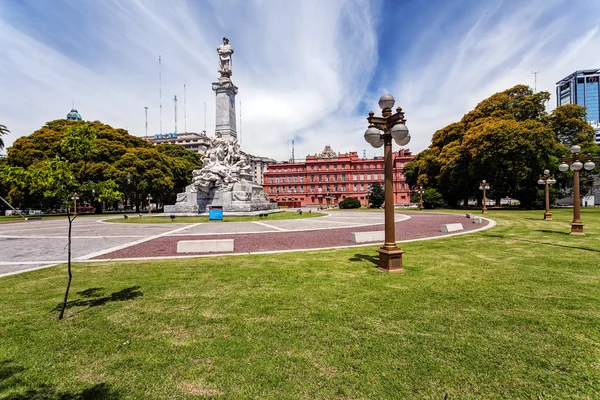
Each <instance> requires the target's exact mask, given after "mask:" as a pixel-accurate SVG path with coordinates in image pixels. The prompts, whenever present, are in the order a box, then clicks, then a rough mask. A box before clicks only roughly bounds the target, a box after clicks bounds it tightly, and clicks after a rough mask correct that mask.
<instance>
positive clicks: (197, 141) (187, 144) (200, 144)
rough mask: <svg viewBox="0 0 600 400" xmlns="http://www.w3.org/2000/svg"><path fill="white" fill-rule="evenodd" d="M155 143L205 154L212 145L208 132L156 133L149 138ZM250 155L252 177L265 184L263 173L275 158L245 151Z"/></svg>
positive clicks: (260, 183) (255, 180)
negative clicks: (173, 145) (174, 145)
mask: <svg viewBox="0 0 600 400" xmlns="http://www.w3.org/2000/svg"><path fill="white" fill-rule="evenodd" d="M147 140H148V141H150V142H151V143H153V144H154V145H157V144H164V143H170V144H177V145H179V146H182V147H183V148H185V149H186V150H190V151H193V152H195V153H198V154H204V153H205V152H206V149H208V147H209V146H210V142H209V140H208V137H207V136H206V132H204V131H202V132H200V133H196V132H185V133H163V134H160V133H158V134H156V135H154V136H152V137H150V138H148V139H147ZM244 154H246V155H247V156H248V159H249V161H250V167H251V168H252V179H253V180H254V182H256V183H258V184H259V185H262V184H263V181H264V179H263V174H264V173H265V171H266V170H267V167H268V165H269V164H271V163H274V162H275V160H273V159H271V158H267V157H259V156H253V155H251V154H248V153H244Z"/></svg>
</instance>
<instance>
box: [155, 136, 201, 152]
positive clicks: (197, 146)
mask: <svg viewBox="0 0 600 400" xmlns="http://www.w3.org/2000/svg"><path fill="white" fill-rule="evenodd" d="M148 140H149V141H150V142H152V143H153V144H155V145H157V144H177V145H179V146H181V147H183V148H185V149H186V150H190V151H193V152H195V153H200V154H204V152H205V151H206V149H207V148H208V146H209V141H208V137H207V136H206V132H204V131H202V132H200V133H196V132H185V133H157V134H156V135H154V136H152V137H150V138H149V139H148Z"/></svg>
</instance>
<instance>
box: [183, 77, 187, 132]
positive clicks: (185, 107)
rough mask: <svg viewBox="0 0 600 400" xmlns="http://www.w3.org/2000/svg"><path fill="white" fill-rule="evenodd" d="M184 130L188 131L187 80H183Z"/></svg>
mask: <svg viewBox="0 0 600 400" xmlns="http://www.w3.org/2000/svg"><path fill="white" fill-rule="evenodd" d="M183 131H184V132H185V133H187V96H186V94H185V82H183Z"/></svg>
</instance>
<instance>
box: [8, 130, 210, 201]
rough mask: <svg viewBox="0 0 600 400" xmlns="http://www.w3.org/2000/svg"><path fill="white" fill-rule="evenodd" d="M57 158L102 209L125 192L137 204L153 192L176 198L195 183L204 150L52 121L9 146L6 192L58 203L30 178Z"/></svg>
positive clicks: (157, 196) (161, 198) (17, 197)
mask: <svg viewBox="0 0 600 400" xmlns="http://www.w3.org/2000/svg"><path fill="white" fill-rule="evenodd" d="M56 157H58V158H59V159H61V160H65V161H68V165H69V168H70V171H71V173H72V174H73V176H74V177H75V178H76V180H77V182H78V187H77V188H76V189H77V190H78V191H79V192H80V197H81V204H94V205H95V206H96V207H97V209H100V208H101V204H102V203H103V202H104V203H105V204H112V203H114V202H115V199H117V197H118V198H119V199H120V198H121V195H122V194H125V195H126V197H127V198H128V199H131V200H132V202H133V204H134V205H135V206H136V208H139V206H140V205H142V204H146V200H145V199H146V196H147V195H148V194H150V195H151V196H152V197H153V199H154V200H153V202H155V203H158V204H167V203H170V202H174V201H175V196H176V194H177V192H181V191H183V189H184V188H185V186H186V185H188V184H189V182H190V180H191V177H192V171H193V170H194V169H198V168H200V167H201V165H202V162H201V159H200V156H199V155H198V154H196V153H193V152H190V151H187V150H185V149H183V148H182V147H180V146H177V145H171V144H169V145H159V146H156V147H154V146H153V145H152V144H151V143H149V142H147V141H146V140H144V139H142V138H139V137H136V136H132V135H130V134H129V133H127V131H126V130H124V129H115V128H112V127H111V126H109V125H106V124H103V123H101V122H99V121H94V122H84V121H69V120H56V121H50V122H48V123H46V125H44V126H43V127H42V128H41V129H39V130H37V131H35V132H34V133H33V134H31V135H29V136H25V137H22V138H19V139H18V140H17V141H15V143H14V144H13V146H12V147H10V148H9V149H8V157H7V159H6V164H7V166H5V167H1V168H3V170H4V175H6V176H7V178H4V179H3V180H4V181H7V182H8V183H9V184H10V185H9V189H5V191H6V192H7V193H6V194H7V195H8V196H9V197H10V199H11V201H13V202H14V203H15V206H19V207H23V208H51V207H52V205H51V204H50V202H49V201H48V199H47V198H45V196H44V195H43V191H39V190H38V191H36V190H35V186H31V185H29V184H28V182H29V180H30V179H31V177H30V176H29V174H30V173H32V172H35V171H37V170H39V169H43V165H44V164H43V163H44V162H45V161H46V160H48V159H55V158H56ZM109 182H113V183H109ZM115 183H116V185H117V186H115ZM92 189H93V191H92Z"/></svg>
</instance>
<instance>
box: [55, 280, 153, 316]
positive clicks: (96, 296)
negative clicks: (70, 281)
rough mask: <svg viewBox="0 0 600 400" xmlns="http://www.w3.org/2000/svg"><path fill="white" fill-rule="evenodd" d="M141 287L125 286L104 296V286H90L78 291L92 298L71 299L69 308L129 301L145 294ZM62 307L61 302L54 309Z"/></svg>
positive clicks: (68, 304) (68, 303) (57, 309)
mask: <svg viewBox="0 0 600 400" xmlns="http://www.w3.org/2000/svg"><path fill="white" fill-rule="evenodd" d="M140 288H141V286H132V287H128V288H125V289H123V290H119V291H118V292H114V293H111V294H109V295H108V296H104V297H100V296H102V294H103V293H104V290H103V289H102V288H89V289H86V290H83V291H81V292H77V294H79V295H81V296H83V297H87V298H90V297H92V298H91V299H89V300H83V299H79V300H71V301H69V302H67V308H71V307H87V308H92V307H98V306H102V305H104V304H106V303H109V302H112V301H127V300H131V299H135V298H136V297H139V296H143V294H144V292H142V291H141V290H140ZM61 308H62V303H59V304H57V305H56V307H54V310H53V311H59V310H60V309H61Z"/></svg>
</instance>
